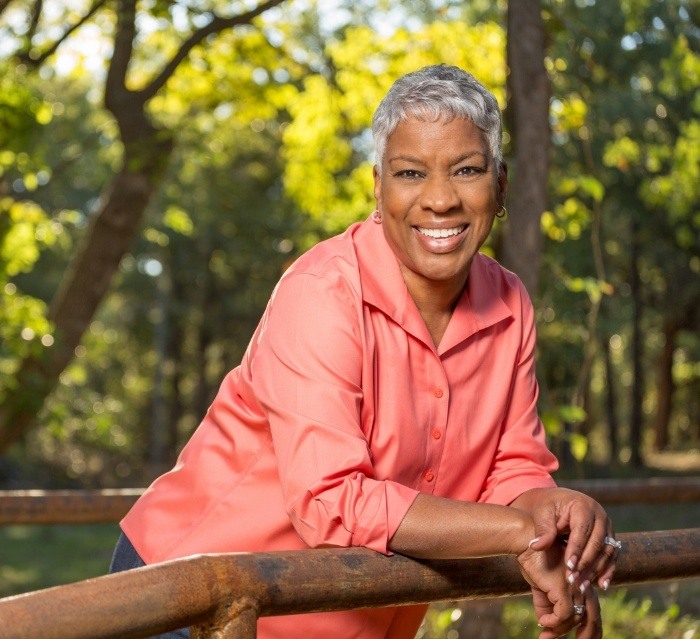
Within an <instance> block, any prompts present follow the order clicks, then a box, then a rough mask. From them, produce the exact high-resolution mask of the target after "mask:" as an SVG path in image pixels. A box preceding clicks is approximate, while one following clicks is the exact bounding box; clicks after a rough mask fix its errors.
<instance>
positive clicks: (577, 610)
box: [574, 604, 586, 617]
mask: <svg viewBox="0 0 700 639" xmlns="http://www.w3.org/2000/svg"><path fill="white" fill-rule="evenodd" d="M584 612H586V606H584V605H583V604H574V615H575V616H577V617H580V616H581V615H582V614H583V613H584Z"/></svg>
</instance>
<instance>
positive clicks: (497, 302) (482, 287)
mask: <svg viewBox="0 0 700 639" xmlns="http://www.w3.org/2000/svg"><path fill="white" fill-rule="evenodd" d="M354 236H355V237H354V241H355V250H356V253H357V260H358V264H359V268H360V281H361V282H362V299H363V300H364V301H365V302H366V303H367V304H371V305H372V306H375V307H376V308H378V309H379V310H380V311H382V312H383V313H385V314H386V315H388V316H389V317H390V318H391V319H393V320H394V321H395V322H396V323H397V324H399V325H400V326H402V327H403V328H404V330H406V331H407V332H409V333H411V334H412V335H414V336H415V337H417V338H418V339H420V340H422V341H423V342H425V343H426V344H428V345H429V346H431V347H432V346H433V343H432V339H431V338H430V334H429V333H428V329H427V327H426V326H425V322H423V318H422V317H421V315H420V313H419V312H418V308H417V307H416V305H415V303H414V301H413V298H412V297H411V296H410V295H409V293H408V289H407V288H406V283H405V282H404V279H403V276H402V275H401V270H400V268H399V263H398V260H397V259H396V256H395V255H394V252H393V251H392V250H391V247H390V246H389V244H388V243H387V241H386V239H385V237H384V231H383V230H382V227H381V225H380V224H377V223H375V222H374V221H373V220H372V218H371V217H370V218H368V219H367V220H365V221H364V222H363V223H362V224H360V225H359V226H358V227H357V230H356V231H355V234H354ZM489 262H490V260H489V258H487V257H485V256H483V255H481V254H477V255H476V256H475V257H474V260H473V262H472V265H471V268H470V270H469V278H468V281H467V286H466V287H465V289H464V291H463V293H462V295H461V296H460V298H459V301H458V302H457V306H456V307H455V311H454V314H453V315H452V319H451V320H450V323H449V325H448V327H447V330H446V331H445V334H444V335H443V338H442V341H441V342H440V347H439V349H438V352H439V354H443V353H445V352H446V351H448V350H450V349H451V348H453V347H455V346H457V344H459V343H460V342H462V341H464V340H465V339H467V338H469V337H471V336H472V335H474V334H475V333H477V332H479V331H482V330H484V329H486V328H488V327H490V326H493V325H494V324H496V323H498V322H500V321H502V320H504V319H506V318H508V317H512V313H511V310H510V308H508V306H507V305H506V303H505V302H504V300H503V299H502V298H501V296H500V295H499V293H498V290H499V287H498V285H497V283H496V282H495V281H494V279H493V277H494V276H493V274H492V273H491V268H490V265H489Z"/></svg>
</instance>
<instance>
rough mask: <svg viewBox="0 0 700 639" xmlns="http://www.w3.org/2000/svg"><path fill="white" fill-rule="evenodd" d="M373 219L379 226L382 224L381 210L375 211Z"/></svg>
mask: <svg viewBox="0 0 700 639" xmlns="http://www.w3.org/2000/svg"><path fill="white" fill-rule="evenodd" d="M372 219H373V220H374V221H375V222H376V223H377V224H381V223H382V214H381V213H380V212H379V209H374V212H373V213H372Z"/></svg>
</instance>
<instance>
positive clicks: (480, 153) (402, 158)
mask: <svg viewBox="0 0 700 639" xmlns="http://www.w3.org/2000/svg"><path fill="white" fill-rule="evenodd" d="M474 156H480V157H482V158H483V159H484V160H488V156H487V155H486V153H484V152H483V151H478V150H476V149H475V150H474V151H467V152H466V153H463V154H462V155H460V156H458V157H457V158H455V159H454V160H452V161H451V162H450V166H454V165H455V164H459V163H460V162H464V161H465V160H470V159H472V158H473V157H474ZM400 161H403V162H412V163H414V164H424V162H423V160H421V159H420V158H418V157H415V156H413V155H407V154H403V153H402V154H400V155H395V156H393V157H391V158H389V159H388V162H389V164H391V163H392V162H400Z"/></svg>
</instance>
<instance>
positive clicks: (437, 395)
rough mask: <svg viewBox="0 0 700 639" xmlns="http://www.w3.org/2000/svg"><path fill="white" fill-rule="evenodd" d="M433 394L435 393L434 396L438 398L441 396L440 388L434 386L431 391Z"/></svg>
mask: <svg viewBox="0 0 700 639" xmlns="http://www.w3.org/2000/svg"><path fill="white" fill-rule="evenodd" d="M433 394H434V395H435V397H437V398H438V399H440V398H441V397H442V388H436V389H435V390H434V391H433Z"/></svg>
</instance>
